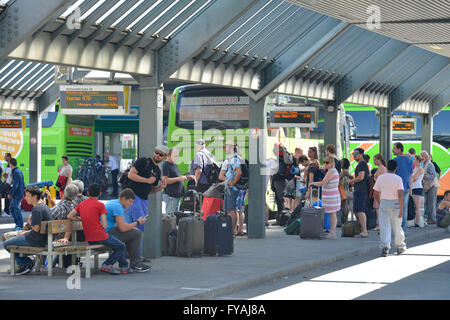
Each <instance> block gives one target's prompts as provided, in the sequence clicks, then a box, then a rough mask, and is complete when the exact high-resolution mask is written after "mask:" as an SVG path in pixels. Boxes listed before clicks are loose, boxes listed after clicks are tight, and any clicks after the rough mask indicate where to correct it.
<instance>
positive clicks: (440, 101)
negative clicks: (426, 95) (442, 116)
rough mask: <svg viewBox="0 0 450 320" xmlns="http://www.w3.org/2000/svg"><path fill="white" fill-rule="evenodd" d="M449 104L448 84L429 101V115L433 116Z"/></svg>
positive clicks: (449, 90) (449, 92)
mask: <svg viewBox="0 0 450 320" xmlns="http://www.w3.org/2000/svg"><path fill="white" fill-rule="evenodd" d="M449 104H450V86H448V87H447V89H445V90H444V91H443V92H441V94H439V96H437V97H436V98H434V99H433V101H431V103H430V106H431V110H430V115H431V116H432V117H433V116H435V115H436V114H438V113H439V112H440V111H441V110H442V109H444V108H445V107H446V106H448V105H449Z"/></svg>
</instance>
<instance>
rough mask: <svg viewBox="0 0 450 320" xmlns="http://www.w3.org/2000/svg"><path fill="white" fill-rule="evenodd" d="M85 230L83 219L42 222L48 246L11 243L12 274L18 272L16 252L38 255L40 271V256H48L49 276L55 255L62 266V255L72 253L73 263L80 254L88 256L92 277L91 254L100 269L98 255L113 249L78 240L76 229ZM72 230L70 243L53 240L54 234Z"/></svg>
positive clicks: (89, 275)
mask: <svg viewBox="0 0 450 320" xmlns="http://www.w3.org/2000/svg"><path fill="white" fill-rule="evenodd" d="M81 230H83V225H82V223H81V221H70V220H55V221H45V222H42V223H41V229H40V233H41V234H47V246H46V247H26V246H17V245H10V246H8V249H10V253H11V271H10V273H11V275H12V276H14V275H15V273H16V262H15V259H14V254H15V253H18V254H20V255H21V256H23V255H25V254H28V255H30V254H31V255H36V256H37V258H36V271H40V265H41V261H40V256H47V257H48V266H47V271H48V276H49V277H51V276H52V275H53V257H55V256H59V266H60V267H62V265H63V263H62V257H63V256H64V255H68V254H71V255H72V264H75V261H76V258H77V257H80V256H85V257H86V278H87V279H90V278H91V256H92V255H93V256H94V269H95V270H97V269H98V256H99V255H100V254H102V253H106V252H110V251H111V249H110V248H109V247H107V246H104V245H91V244H89V243H88V242H77V236H76V234H77V233H76V231H81ZM69 231H72V241H71V242H69V244H68V245H62V244H61V243H59V242H53V236H54V235H56V234H60V233H65V232H69Z"/></svg>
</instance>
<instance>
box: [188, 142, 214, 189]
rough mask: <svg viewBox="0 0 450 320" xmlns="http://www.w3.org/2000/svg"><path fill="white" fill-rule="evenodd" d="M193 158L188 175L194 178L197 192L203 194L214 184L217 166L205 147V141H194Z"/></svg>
mask: <svg viewBox="0 0 450 320" xmlns="http://www.w3.org/2000/svg"><path fill="white" fill-rule="evenodd" d="M195 150H196V153H195V156H194V160H192V163H191V170H190V174H191V175H193V176H195V186H196V190H197V191H198V192H201V193H203V192H205V191H206V190H208V189H209V187H211V185H212V184H213V183H215V182H216V181H217V179H218V175H219V166H218V165H217V162H216V160H215V158H214V156H213V155H212V153H211V152H209V150H208V149H206V146H205V140H203V139H199V140H197V141H195Z"/></svg>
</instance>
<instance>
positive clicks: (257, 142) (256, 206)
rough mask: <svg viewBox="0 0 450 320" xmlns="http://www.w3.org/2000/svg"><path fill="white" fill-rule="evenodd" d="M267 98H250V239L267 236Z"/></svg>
mask: <svg viewBox="0 0 450 320" xmlns="http://www.w3.org/2000/svg"><path fill="white" fill-rule="evenodd" d="M265 100H266V99H265V98H261V99H260V100H258V101H254V100H252V99H251V98H250V112H249V116H250V119H249V153H248V154H249V190H248V224H247V234H248V237H249V238H253V239H261V238H265V236H266V229H265V221H266V220H265V217H266V187H267V184H266V132H267V124H266V122H267V119H266V106H265Z"/></svg>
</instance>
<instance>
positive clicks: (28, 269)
mask: <svg viewBox="0 0 450 320" xmlns="http://www.w3.org/2000/svg"><path fill="white" fill-rule="evenodd" d="M33 267H34V261H32V263H31V264H30V265H28V266H21V267H20V268H19V271H17V273H16V274H17V275H19V276H20V275H23V274H27V273H30V272H31V269H33Z"/></svg>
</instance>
